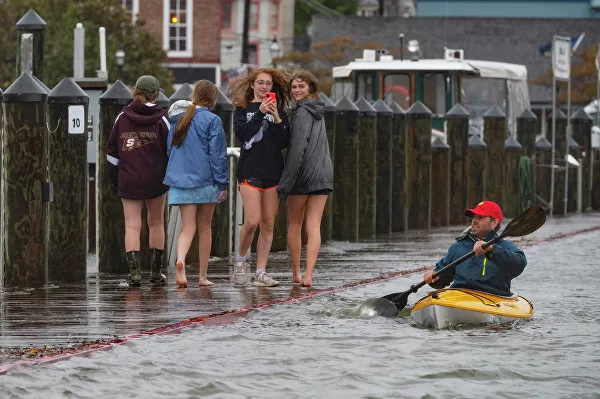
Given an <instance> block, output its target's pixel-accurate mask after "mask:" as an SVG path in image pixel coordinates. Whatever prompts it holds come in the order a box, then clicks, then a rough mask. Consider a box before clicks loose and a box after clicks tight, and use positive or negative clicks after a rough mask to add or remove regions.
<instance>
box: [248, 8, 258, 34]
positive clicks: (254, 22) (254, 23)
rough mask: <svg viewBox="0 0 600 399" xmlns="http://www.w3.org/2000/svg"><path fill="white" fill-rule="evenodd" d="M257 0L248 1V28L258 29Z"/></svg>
mask: <svg viewBox="0 0 600 399" xmlns="http://www.w3.org/2000/svg"><path fill="white" fill-rule="evenodd" d="M258 6H259V3H258V1H253V2H251V3H250V29H251V30H258V12H259V11H258Z"/></svg>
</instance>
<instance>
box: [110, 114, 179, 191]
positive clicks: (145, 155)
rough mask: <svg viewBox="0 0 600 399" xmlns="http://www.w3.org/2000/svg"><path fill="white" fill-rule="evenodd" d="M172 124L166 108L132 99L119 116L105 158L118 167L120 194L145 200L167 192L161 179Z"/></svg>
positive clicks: (165, 165)
mask: <svg viewBox="0 0 600 399" xmlns="http://www.w3.org/2000/svg"><path fill="white" fill-rule="evenodd" d="M169 127H170V123H169V119H168V118H167V113H166V111H165V110H163V109H162V108H161V107H159V106H158V105H153V104H149V103H146V104H140V103H136V102H132V103H131V104H129V105H127V106H126V107H124V108H123V112H121V113H120V114H119V115H118V116H117V119H116V120H115V124H114V125H113V128H112V132H111V133H110V138H109V139H108V149H107V153H106V158H107V159H108V162H109V163H110V164H112V165H114V166H118V168H119V190H118V191H119V197H121V198H127V199H138V200H142V199H151V198H156V197H159V196H161V195H163V194H164V193H166V192H167V190H168V189H169V188H168V187H167V186H165V185H164V184H162V182H163V179H164V177H165V172H166V170H167V163H168V157H167V136H168V134H169ZM114 166H113V167H114ZM109 167H111V165H109Z"/></svg>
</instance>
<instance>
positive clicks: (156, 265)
mask: <svg viewBox="0 0 600 399" xmlns="http://www.w3.org/2000/svg"><path fill="white" fill-rule="evenodd" d="M164 252H165V251H164V250H162V249H156V248H150V282H151V283H152V284H157V285H161V284H166V282H167V276H165V275H164V274H163V272H162V267H163V254H164Z"/></svg>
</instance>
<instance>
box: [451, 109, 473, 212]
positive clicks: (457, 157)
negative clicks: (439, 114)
mask: <svg viewBox="0 0 600 399" xmlns="http://www.w3.org/2000/svg"><path fill="white" fill-rule="evenodd" d="M446 119H447V121H448V125H447V126H448V128H447V131H448V145H449V146H450V177H449V178H450V187H452V189H451V190H450V209H451V210H452V211H451V212H450V222H449V223H450V224H463V222H464V220H465V217H464V215H463V214H462V213H460V212H457V209H463V208H464V209H467V208H468V207H469V204H468V203H467V185H468V181H467V174H468V173H467V151H468V149H469V112H468V111H467V110H466V109H465V107H463V106H462V105H460V104H458V103H457V104H455V105H454V107H452V109H451V110H450V111H448V113H447V114H446Z"/></svg>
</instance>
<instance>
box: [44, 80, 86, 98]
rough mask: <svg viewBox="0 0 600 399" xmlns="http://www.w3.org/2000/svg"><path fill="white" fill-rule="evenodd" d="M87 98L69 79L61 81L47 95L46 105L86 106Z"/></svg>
mask: <svg viewBox="0 0 600 399" xmlns="http://www.w3.org/2000/svg"><path fill="white" fill-rule="evenodd" d="M89 101H90V98H89V96H88V95H87V94H86V93H85V91H83V90H82V89H81V87H79V85H78V84H77V83H75V81H74V80H73V79H71V78H64V79H63V80H61V81H60V82H59V83H58V84H57V85H56V86H55V87H54V89H52V91H51V92H50V93H49V94H48V104H88V103H89Z"/></svg>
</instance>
